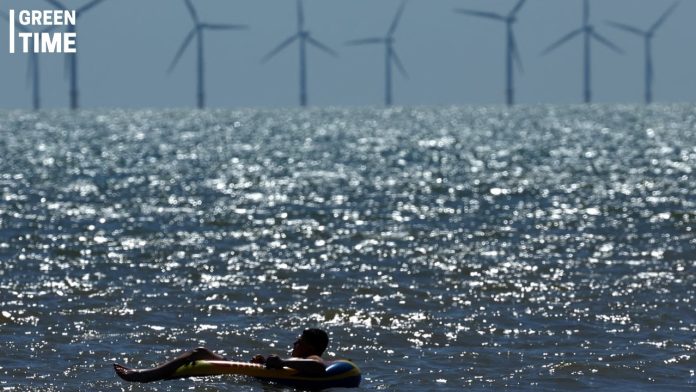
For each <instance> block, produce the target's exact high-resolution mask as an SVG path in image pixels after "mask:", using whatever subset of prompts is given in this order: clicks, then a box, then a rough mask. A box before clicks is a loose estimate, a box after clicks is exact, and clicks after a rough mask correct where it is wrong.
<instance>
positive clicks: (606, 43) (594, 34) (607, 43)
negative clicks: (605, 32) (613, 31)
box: [592, 31, 623, 53]
mask: <svg viewBox="0 0 696 392" xmlns="http://www.w3.org/2000/svg"><path fill="white" fill-rule="evenodd" d="M592 37H593V38H594V39H596V40H597V41H599V42H601V43H603V44H604V46H606V47H608V48H609V49H611V50H613V51H615V52H616V53H623V50H621V48H619V47H618V46H616V45H615V44H613V43H612V42H611V41H609V40H608V39H606V38H604V37H602V36H601V35H599V34H597V32H595V31H593V32H592Z"/></svg>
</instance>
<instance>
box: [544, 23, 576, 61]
mask: <svg viewBox="0 0 696 392" xmlns="http://www.w3.org/2000/svg"><path fill="white" fill-rule="evenodd" d="M583 31H585V28H584V27H581V28H579V29H577V30H573V31H571V32H570V33H568V34H566V35H565V36H563V37H562V38H561V39H559V40H558V41H556V42H554V43H553V44H551V45H549V47H547V48H546V49H544V51H543V52H541V55H542V56H543V55H546V54H548V53H549V52H551V51H553V50H554V49H556V48H557V47H559V46H561V45H563V44H564V43H566V42H567V41H570V40H571V39H573V38H575V36H577V35H579V34H581V33H582V32H583Z"/></svg>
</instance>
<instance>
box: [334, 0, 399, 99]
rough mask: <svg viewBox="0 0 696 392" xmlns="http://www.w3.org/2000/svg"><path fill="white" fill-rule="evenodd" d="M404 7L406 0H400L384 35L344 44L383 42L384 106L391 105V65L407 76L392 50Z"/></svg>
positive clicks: (394, 51)
mask: <svg viewBox="0 0 696 392" xmlns="http://www.w3.org/2000/svg"><path fill="white" fill-rule="evenodd" d="M405 7H406V0H404V1H402V2H401V5H400V6H399V9H398V11H397V12H396V15H395V16H394V19H393V20H392V23H391V26H389V30H388V31H387V35H386V36H384V37H372V38H363V39H356V40H352V41H348V42H346V45H371V44H384V52H385V54H384V71H385V74H384V83H385V86H384V104H385V105H386V106H391V104H392V66H393V65H396V68H398V69H399V72H401V74H402V75H403V76H404V77H406V78H408V73H407V72H406V69H405V68H404V65H403V64H402V62H401V59H399V55H398V54H397V53H396V50H394V41H395V40H394V32H396V28H397V27H398V26H399V22H400V21H401V15H402V14H403V13H404V8H405Z"/></svg>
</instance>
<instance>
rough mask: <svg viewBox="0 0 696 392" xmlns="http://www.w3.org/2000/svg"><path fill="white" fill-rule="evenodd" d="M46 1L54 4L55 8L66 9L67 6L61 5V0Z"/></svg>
mask: <svg viewBox="0 0 696 392" xmlns="http://www.w3.org/2000/svg"><path fill="white" fill-rule="evenodd" d="M46 2H48V3H49V4H51V5H52V6H54V7H55V8H58V9H61V10H67V8H66V7H65V6H64V5H63V3H61V2H60V1H58V0H46Z"/></svg>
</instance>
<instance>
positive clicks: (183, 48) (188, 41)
mask: <svg viewBox="0 0 696 392" xmlns="http://www.w3.org/2000/svg"><path fill="white" fill-rule="evenodd" d="M198 29H199V26H196V27H194V28H193V29H192V30H191V32H190V33H188V35H187V36H186V38H184V42H183V43H182V44H181V46H180V47H179V50H178V51H177V52H176V55H175V56H174V60H172V63H171V64H170V65H169V69H167V72H172V70H173V69H174V67H176V64H177V63H178V62H179V59H181V56H182V55H183V54H184V52H185V51H186V48H188V46H189V45H190V44H191V41H193V37H195V36H196V34H197V33H198Z"/></svg>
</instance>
